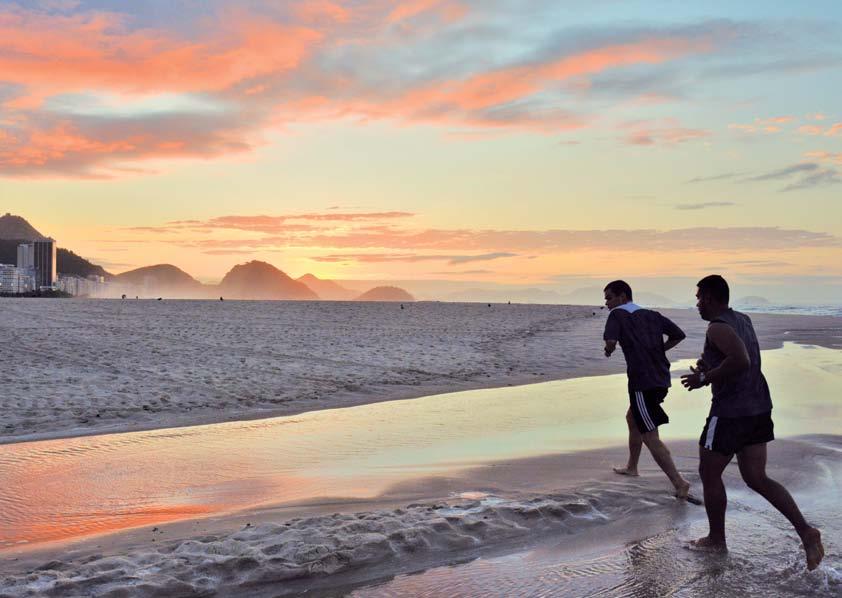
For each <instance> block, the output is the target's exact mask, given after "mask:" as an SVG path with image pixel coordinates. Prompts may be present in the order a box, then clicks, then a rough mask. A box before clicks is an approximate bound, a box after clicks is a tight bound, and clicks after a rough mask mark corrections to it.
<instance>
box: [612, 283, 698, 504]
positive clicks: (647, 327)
mask: <svg viewBox="0 0 842 598" xmlns="http://www.w3.org/2000/svg"><path fill="white" fill-rule="evenodd" d="M604 292H605V306H606V307H607V308H608V309H610V310H611V313H610V314H608V321H607V322H606V323H605V334H604V335H603V340H605V356H606V357H611V354H612V353H613V352H614V350H615V349H616V348H617V343H618V342H619V343H620V347H621V348H622V349H623V355H624V356H625V358H626V369H627V372H628V379H629V402H630V407H629V410H628V411H627V412H626V422H627V423H628V427H629V461H628V463H627V464H626V466H625V467H622V468H619V467H615V468H614V472H615V473H618V474H620V475H629V476H637V475H638V472H637V465H638V461H639V460H640V451H641V448H642V447H643V445H644V444H645V445H646V447H647V448H648V449H649V452H651V453H652V457H653V458H654V459H655V462H656V463H657V464H658V466H659V467H660V468H661V469H662V470H663V471H664V473H665V474H667V477H668V478H669V479H670V482H672V485H673V486H675V495H676V497H678V498H680V499H687V498H688V497H689V491H690V482H688V481H687V480H685V479H684V478H683V477H681V474H680V473H678V470H677V469H676V468H675V463H673V460H672V456H671V455H670V452H669V449H668V448H667V447H666V445H665V444H664V443H663V442H662V441H661V439H660V437H659V436H658V426H660V425H662V424H666V423H669V417H667V414H666V413H665V412H664V410H663V408H662V407H661V403H663V402H664V399H665V398H666V396H667V392H668V390H669V387H670V384H671V382H670V362H669V359H667V355H666V352H667V351H668V350H669V349H671V348H673V347H674V346H676V345H677V344H678V343H680V342H681V341H682V340H683V339H684V337H685V336H686V335H685V334H684V332H683V331H682V330H681V328H679V327H678V326H676V325H675V323H673V322H672V321H671V320H669V319H668V318H665V317H664V316H662V315H661V314H660V313H658V312H656V311H652V310H650V309H643V308H641V307H640V306H639V305H636V304H635V303H633V302H632V290H631V287H630V286H629V285H628V283H626V282H625V281H622V280H615V281H614V282H610V283H608V285H607V286H606V287H605V291H604ZM664 335H666V336H667V340H666V342H665V341H664ZM692 500H693V501H694V502H695V499H692Z"/></svg>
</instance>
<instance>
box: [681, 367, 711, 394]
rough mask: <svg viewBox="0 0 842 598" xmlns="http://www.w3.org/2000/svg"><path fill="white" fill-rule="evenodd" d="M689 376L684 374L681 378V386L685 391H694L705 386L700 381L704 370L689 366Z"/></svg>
mask: <svg viewBox="0 0 842 598" xmlns="http://www.w3.org/2000/svg"><path fill="white" fill-rule="evenodd" d="M690 371H691V372H692V373H690V374H684V375H683V376H682V377H681V384H682V386H684V388H686V389H687V390H695V389H697V388H701V387H703V386H705V384H704V383H703V382H702V381H701V374H702V372H703V371H704V370H702V369H697V368H694V367H693V366H692V365H691V366H690Z"/></svg>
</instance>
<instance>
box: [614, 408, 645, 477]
mask: <svg viewBox="0 0 842 598" xmlns="http://www.w3.org/2000/svg"><path fill="white" fill-rule="evenodd" d="M626 423H627V424H628V426H629V462H628V463H627V464H626V466H625V467H615V468H614V473H618V474H620V475H630V476H637V475H638V473H637V465H638V463H639V462H640V450H641V449H642V448H643V438H641V436H640V430H638V429H637V423H636V422H635V421H634V415H633V414H632V410H631V407H629V410H628V411H626Z"/></svg>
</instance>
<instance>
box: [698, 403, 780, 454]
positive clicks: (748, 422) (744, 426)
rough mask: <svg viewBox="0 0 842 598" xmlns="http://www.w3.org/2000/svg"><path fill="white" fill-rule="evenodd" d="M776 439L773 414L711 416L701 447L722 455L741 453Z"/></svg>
mask: <svg viewBox="0 0 842 598" xmlns="http://www.w3.org/2000/svg"><path fill="white" fill-rule="evenodd" d="M774 439H775V425H774V424H773V423H772V412H771V411H769V412H767V413H762V414H760V415H747V416H745V417H717V416H716V415H711V416H710V417H708V419H707V421H706V422H705V427H704V429H703V430H702V436H701V437H700V438H699V446H701V447H703V448H706V449H708V450H711V451H715V452H717V453H720V454H722V455H733V454H734V453H739V452H740V451H741V450H743V449H744V448H745V447H747V446H750V445H752V444H762V443H764V442H769V441H772V440H774Z"/></svg>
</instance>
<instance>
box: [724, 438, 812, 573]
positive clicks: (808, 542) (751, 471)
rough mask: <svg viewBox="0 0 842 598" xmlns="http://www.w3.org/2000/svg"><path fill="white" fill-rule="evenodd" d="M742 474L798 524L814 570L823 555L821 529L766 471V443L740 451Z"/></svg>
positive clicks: (738, 454) (756, 490)
mask: <svg viewBox="0 0 842 598" xmlns="http://www.w3.org/2000/svg"><path fill="white" fill-rule="evenodd" d="M737 463H739V465H740V474H741V475H742V476H743V480H745V483H746V484H748V487H749V488H751V489H752V490H754V491H755V492H757V493H758V494H759V495H760V496H762V497H763V498H765V499H766V500H768V501H769V502H770V503H771V504H772V506H773V507H775V508H776V509H777V510H778V511H780V512H781V513H782V514H783V516H784V517H786V518H787V519H789V522H790V523H791V524H792V525H793V527H794V528H795V531H796V532H797V533H798V535H799V536H800V537H801V541H802V542H803V543H804V550H805V551H806V553H807V568H808V569H809V570H810V571H812V570H813V569H815V568H816V567H818V566H819V563H820V562H821V561H822V559H823V558H824V547H823V546H822V540H821V533H820V532H819V530H817V529H816V528H814V527H811V526H810V525H809V524H808V523H807V522H806V521H805V520H804V516H803V515H802V514H801V510H800V509H799V508H798V505H797V504H795V500H794V499H793V498H792V495H791V494H790V493H789V491H787V489H786V488H784V487H783V486H781V484H779V483H778V482H776V481H775V480H773V479H772V478H770V477H768V476H767V475H766V443H765V442H764V443H760V444H750V445H748V446H746V447H744V448H743V449H742V450H741V451H740V452H739V453H737Z"/></svg>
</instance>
